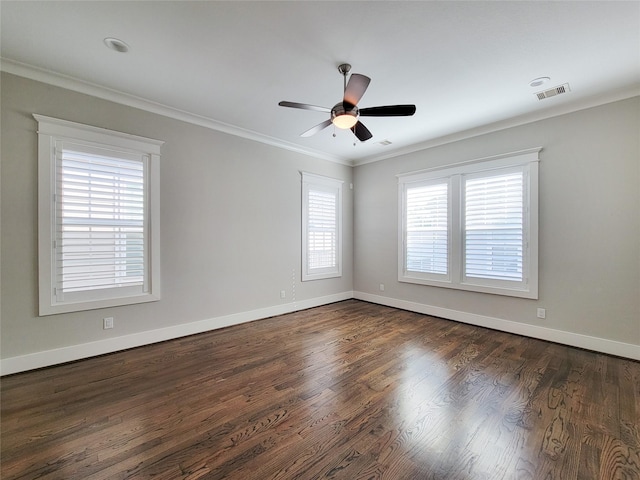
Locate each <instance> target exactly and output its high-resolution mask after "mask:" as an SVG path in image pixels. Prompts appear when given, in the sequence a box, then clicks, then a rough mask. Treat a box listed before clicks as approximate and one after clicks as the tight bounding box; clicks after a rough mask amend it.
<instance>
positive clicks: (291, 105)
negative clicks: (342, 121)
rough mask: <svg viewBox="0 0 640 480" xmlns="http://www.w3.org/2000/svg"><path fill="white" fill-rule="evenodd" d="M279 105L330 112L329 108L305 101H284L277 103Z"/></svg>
mask: <svg viewBox="0 0 640 480" xmlns="http://www.w3.org/2000/svg"><path fill="white" fill-rule="evenodd" d="M278 105H280V106H281V107H290V108H301V109H302V110H315V111H316V112H324V113H330V112H331V109H330V108H327V107H319V106H317V105H308V104H306V103H296V102H286V101H282V102H280V103H278Z"/></svg>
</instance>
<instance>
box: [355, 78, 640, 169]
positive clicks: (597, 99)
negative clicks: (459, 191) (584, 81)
mask: <svg viewBox="0 0 640 480" xmlns="http://www.w3.org/2000/svg"><path fill="white" fill-rule="evenodd" d="M637 96H640V85H632V86H630V87H627V88H622V89H619V90H615V91H613V92H608V93H607V94H606V95H597V96H592V97H587V98H584V99H581V100H578V101H575V102H571V103H567V104H563V105H559V106H557V107H554V108H550V109H545V110H540V111H536V112H531V113H527V114H524V115H519V116H517V117H513V118H508V119H505V120H501V121H498V122H494V123H490V124H487V125H482V126H479V127H476V128H471V129H468V130H464V131H461V132H456V133H452V134H450V135H445V136H442V137H437V138H433V139H431V140H427V141H424V142H419V143H415V144H413V145H409V146H407V147H404V148H400V149H398V150H394V151H393V152H389V153H387V154H381V155H373V156H369V157H367V158H361V159H352V161H351V162H352V163H351V164H352V165H353V166H354V167H357V166H360V165H366V164H367V163H374V162H379V161H382V160H387V159H389V158H395V157H400V156H402V155H407V154H410V153H415V152H419V151H421V150H427V149H429V148H433V147H438V146H441V145H446V144H448V143H454V142H458V141H461V140H466V139H468V138H473V137H478V136H480V135H486V134H488V133H493V132H498V131H500V130H506V129H508V128H512V127H519V126H521V125H526V124H528V123H534V122H538V121H540V120H546V119H549V118H553V117H559V116H561V115H566V114H569V113H574V112H577V111H580V110H586V109H588V108H593V107H599V106H600V105H605V104H607V103H613V102H617V101H620V100H626V99H628V98H633V97H637Z"/></svg>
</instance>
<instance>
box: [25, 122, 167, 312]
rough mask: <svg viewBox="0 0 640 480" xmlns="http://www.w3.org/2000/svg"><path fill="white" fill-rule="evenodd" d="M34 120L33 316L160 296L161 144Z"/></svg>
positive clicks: (155, 141)
mask: <svg viewBox="0 0 640 480" xmlns="http://www.w3.org/2000/svg"><path fill="white" fill-rule="evenodd" d="M34 117H35V118H36V120H37V121H38V175H39V179H38V195H39V200H38V222H39V226H38V244H39V270H40V271H39V279H40V286H39V287H40V295H39V297H40V315H51V314H55V313H63V312H74V311H81V310H89V309H94V308H102V307H111V306H116V305H128V304H133V303H141V302H150V301H154V300H159V298H160V268H159V266H160V262H159V258H160V257H159V255H160V251H159V233H160V230H159V161H160V146H161V145H162V142H160V141H157V140H150V139H146V138H142V137H136V136H133V135H126V134H123V133H119V132H113V131H109V130H104V129H100V128H95V127H89V126H86V125H81V124H77V123H72V122H67V121H64V120H58V119H55V118H49V117H44V116H41V115H34Z"/></svg>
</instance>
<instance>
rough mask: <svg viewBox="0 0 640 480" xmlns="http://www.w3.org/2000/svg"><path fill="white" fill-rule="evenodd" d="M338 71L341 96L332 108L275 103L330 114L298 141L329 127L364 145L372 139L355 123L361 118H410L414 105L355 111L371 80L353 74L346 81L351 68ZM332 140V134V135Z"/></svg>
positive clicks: (346, 65) (366, 129) (349, 66)
mask: <svg viewBox="0 0 640 480" xmlns="http://www.w3.org/2000/svg"><path fill="white" fill-rule="evenodd" d="M338 71H339V72H340V74H341V75H342V77H343V79H344V96H343V99H342V101H341V102H338V103H336V104H335V105H334V107H333V108H331V109H329V108H327V107H319V106H316V105H309V104H306V103H296V102H288V101H282V102H280V103H278V105H280V106H281V107H289V108H299V109H302V110H315V111H319V112H327V113H330V115H331V116H330V118H329V120H325V121H324V122H322V123H319V124H318V125H316V126H314V127H311V128H310V129H309V130H307V131H306V132H303V133H302V134H301V135H300V136H301V137H310V136H312V135H315V134H316V133H318V132H320V131H321V130H324V129H325V128H326V127H328V126H329V125H331V124H333V125H334V126H335V127H337V128H341V129H344V130H346V129H350V130H351V131H352V132H353V134H354V135H355V136H356V137H357V138H358V140H360V141H361V142H365V141H367V140H369V139H370V138H371V137H373V135H372V133H371V132H370V131H369V129H368V128H367V127H365V126H364V124H363V123H362V122H361V121H360V120H359V118H360V117H361V116H363V117H365V116H369V117H406V116H411V115H413V114H414V113H415V112H416V106H415V105H385V106H380V107H369V108H362V109H359V108H358V107H357V104H358V102H359V101H360V99H361V98H362V96H363V95H364V92H366V90H367V87H368V86H369V83H370V82H371V79H370V78H369V77H367V76H365V75H361V74H359V73H353V74H351V76H350V77H349V80H348V81H347V75H348V73H349V72H350V71H351V65H349V64H348V63H343V64H341V65H339V66H338ZM334 136H335V134H334Z"/></svg>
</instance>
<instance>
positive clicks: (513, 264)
mask: <svg viewBox="0 0 640 480" xmlns="http://www.w3.org/2000/svg"><path fill="white" fill-rule="evenodd" d="M523 189H524V174H523V172H522V171H519V172H511V173H505V174H499V175H492V176H487V177H479V178H468V179H466V181H465V220H464V230H465V238H464V248H465V275H466V276H467V277H474V278H487V279H495V280H503V281H518V282H520V281H522V279H523V238H524V222H523V219H524V200H523V194H524V190H523Z"/></svg>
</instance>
